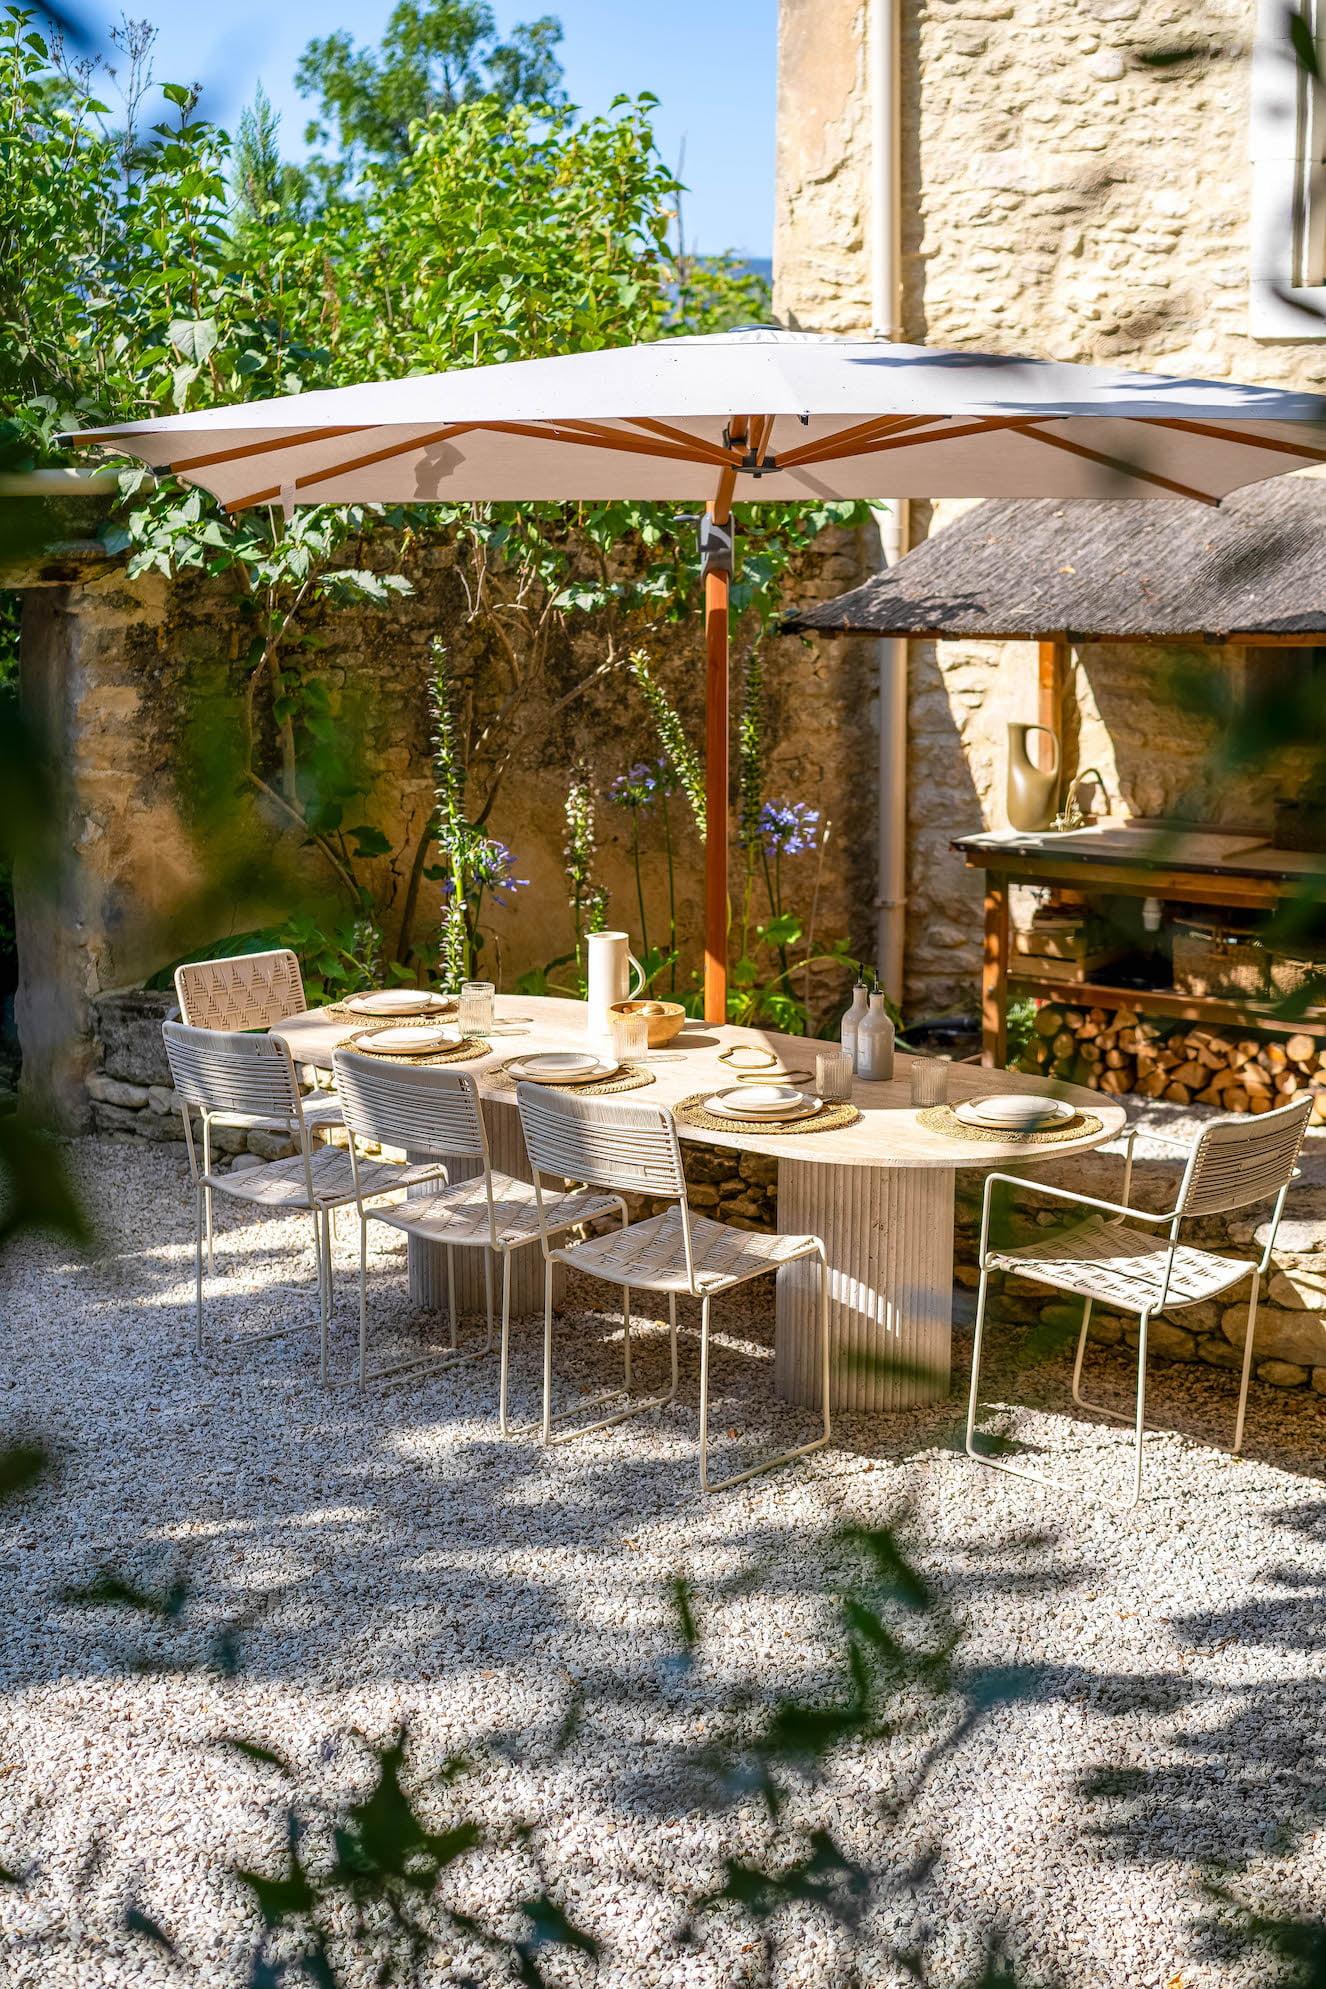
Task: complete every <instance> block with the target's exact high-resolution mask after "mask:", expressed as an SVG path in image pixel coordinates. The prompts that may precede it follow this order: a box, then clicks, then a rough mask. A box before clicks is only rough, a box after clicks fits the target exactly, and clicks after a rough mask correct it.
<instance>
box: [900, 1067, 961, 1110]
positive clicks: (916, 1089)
mask: <svg viewBox="0 0 1326 1989" xmlns="http://www.w3.org/2000/svg"><path fill="white" fill-rule="evenodd" d="M952 1061H953V1059H952V1057H913V1058H912V1060H911V1065H910V1069H911V1078H912V1103H913V1105H944V1104H946V1103H947V1102H948V1070H949V1065H950V1064H951V1063H952Z"/></svg>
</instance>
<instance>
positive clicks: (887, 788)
mask: <svg viewBox="0 0 1326 1989" xmlns="http://www.w3.org/2000/svg"><path fill="white" fill-rule="evenodd" d="M867 33H868V37H869V40H868V45H867V50H866V55H867V73H868V75H869V78H870V319H871V330H872V333H873V335H874V336H875V337H876V338H889V339H897V338H900V337H901V335H902V326H901V322H900V320H901V315H902V144H901V79H900V60H899V0H870V12H869V17H868V28H867ZM875 517H876V522H877V524H878V527H879V539H880V549H881V551H882V553H883V556H884V564H885V565H886V566H892V565H893V564H894V562H895V560H898V559H900V558H901V557H902V555H903V553H905V552H906V550H907V523H908V520H907V500H906V498H895V499H894V500H893V502H892V503H891V504H890V505H889V506H888V507H887V509H885V508H884V507H880V508H879V509H878V510H877V511H876V513H875ZM878 649H879V658H878V664H877V671H878V685H879V767H878V801H877V807H878V823H877V829H876V844H877V864H876V882H875V963H876V966H877V968H878V970H879V977H880V980H881V981H882V983H883V985H884V988H885V990H886V992H887V993H888V994H889V995H890V996H891V997H892V999H893V1000H894V1001H896V1002H899V1003H901V1000H902V990H903V972H904V961H905V954H906V940H907V643H906V639H905V638H903V637H890V638H889V639H887V640H885V641H882V642H880V643H879V645H878Z"/></svg>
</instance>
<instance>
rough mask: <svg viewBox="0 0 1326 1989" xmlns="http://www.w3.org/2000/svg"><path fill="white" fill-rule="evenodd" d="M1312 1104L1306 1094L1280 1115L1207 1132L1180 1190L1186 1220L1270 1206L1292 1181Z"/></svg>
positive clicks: (1225, 1123)
mask: <svg viewBox="0 0 1326 1989" xmlns="http://www.w3.org/2000/svg"><path fill="white" fill-rule="evenodd" d="M1311 1110H1312V1098H1311V1096H1310V1094H1309V1093H1307V1092H1304V1093H1303V1094H1302V1096H1301V1097H1296V1098H1293V1099H1291V1100H1290V1102H1289V1104H1288V1105H1282V1106H1280V1107H1279V1109H1278V1110H1277V1111H1274V1112H1262V1113H1259V1114H1258V1115H1257V1116H1256V1117H1253V1118H1249V1117H1247V1116H1246V1115H1245V1114H1242V1113H1241V1114H1240V1115H1239V1116H1238V1117H1237V1118H1230V1119H1217V1120H1215V1121H1214V1123H1213V1124H1212V1125H1209V1126H1207V1127H1206V1128H1205V1130H1204V1131H1203V1132H1202V1134H1201V1135H1200V1137H1199V1138H1198V1139H1197V1140H1196V1141H1195V1143H1194V1145H1193V1150H1192V1155H1191V1158H1190V1159H1189V1161H1188V1165H1187V1168H1186V1170H1185V1172H1184V1176H1183V1185H1182V1187H1181V1188H1180V1189H1179V1199H1178V1204H1177V1211H1176V1212H1177V1214H1178V1215H1179V1216H1181V1217H1186V1216H1200V1215H1218V1214H1221V1213H1223V1212H1224V1211H1225V1210H1227V1209H1242V1208H1246V1207H1247V1206H1248V1205H1249V1203H1251V1202H1269V1201H1271V1200H1272V1199H1273V1198H1274V1197H1275V1196H1276V1195H1278V1194H1279V1193H1280V1190H1281V1189H1282V1188H1284V1187H1286V1186H1287V1185H1288V1183H1289V1181H1290V1179H1291V1177H1292V1175H1293V1172H1294V1165H1295V1162H1296V1161H1297V1159H1298V1150H1299V1148H1300V1147H1301V1146H1302V1144H1303V1135H1304V1133H1305V1131H1306V1130H1307V1123H1308V1115H1309V1113H1310V1112H1311Z"/></svg>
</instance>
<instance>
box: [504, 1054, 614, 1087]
mask: <svg viewBox="0 0 1326 1989" xmlns="http://www.w3.org/2000/svg"><path fill="white" fill-rule="evenodd" d="M620 1069H621V1065H620V1064H619V1063H618V1062H617V1061H616V1059H615V1058H613V1057H600V1056H597V1055H596V1054H595V1053H594V1051H593V1050H531V1051H530V1052H529V1055H528V1056H524V1057H513V1058H512V1060H511V1062H510V1063H509V1064H508V1065H507V1070H508V1071H509V1072H510V1074H511V1076H512V1077H514V1078H515V1079H516V1080H517V1081H518V1082H520V1083H524V1084H596V1083H601V1082H602V1080H603V1079H604V1078H607V1077H616V1075H617V1073H618V1071H619V1070H620Z"/></svg>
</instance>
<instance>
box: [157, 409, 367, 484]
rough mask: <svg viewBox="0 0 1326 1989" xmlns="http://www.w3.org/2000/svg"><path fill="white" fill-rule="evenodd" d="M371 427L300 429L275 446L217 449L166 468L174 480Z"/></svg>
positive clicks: (261, 444) (253, 444)
mask: <svg viewBox="0 0 1326 1989" xmlns="http://www.w3.org/2000/svg"><path fill="white" fill-rule="evenodd" d="M368 427H369V424H368V423H366V422H362V421H357V422H354V423H352V424H351V425H350V426H349V427H347V428H301V429H300V430H299V431H298V432H297V433H296V434H293V435H281V436H278V437H277V439H276V440H275V441H273V442H246V443H244V444H243V446H242V447H240V448H238V449H214V450H213V451H212V453H211V455H208V456H181V457H179V458H178V460H175V461H171V462H169V463H167V464H166V466H165V467H166V468H167V469H168V470H169V471H170V472H171V474H172V475H173V476H182V475H183V474H184V472H185V470H206V469H210V468H211V466H212V465H213V463H238V462H240V461H241V460H242V459H243V458H244V457H246V456H266V455H270V454H271V452H272V450H274V449H294V448H296V447H298V446H299V445H300V444H301V443H304V442H330V441H333V440H334V439H335V437H336V436H338V435H363V434H365V433H366V432H367V429H368Z"/></svg>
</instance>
